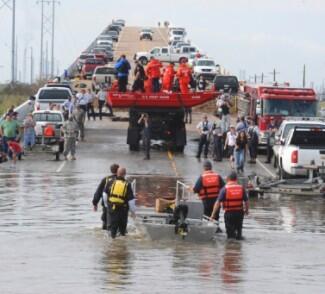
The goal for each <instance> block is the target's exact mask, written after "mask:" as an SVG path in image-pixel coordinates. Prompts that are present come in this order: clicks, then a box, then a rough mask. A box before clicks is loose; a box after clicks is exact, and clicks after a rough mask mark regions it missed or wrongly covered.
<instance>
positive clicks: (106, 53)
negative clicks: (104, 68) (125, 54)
mask: <svg viewBox="0 0 325 294" xmlns="http://www.w3.org/2000/svg"><path fill="white" fill-rule="evenodd" d="M91 52H93V53H94V54H96V56H97V58H100V56H101V55H102V56H103V57H102V59H103V60H104V61H105V62H106V63H107V62H109V61H113V58H114V53H113V51H112V50H107V49H105V48H104V47H94V48H93V49H91Z"/></svg>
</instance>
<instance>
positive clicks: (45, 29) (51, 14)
mask: <svg viewBox="0 0 325 294" xmlns="http://www.w3.org/2000/svg"><path fill="white" fill-rule="evenodd" d="M37 3H40V4H41V45H40V50H41V52H40V78H41V79H42V78H43V77H44V71H45V70H46V68H48V69H49V65H46V60H45V58H44V41H45V39H46V37H49V36H50V39H51V76H53V75H54V47H55V46H54V42H55V40H54V36H55V34H54V33H55V7H56V4H59V3H60V2H59V1H57V0H39V1H37ZM45 4H47V6H45ZM50 4H52V5H51V7H50ZM47 34H48V36H46V35H47ZM47 59H49V58H47ZM44 64H45V66H44ZM48 76H49V70H48V72H47V77H48Z"/></svg>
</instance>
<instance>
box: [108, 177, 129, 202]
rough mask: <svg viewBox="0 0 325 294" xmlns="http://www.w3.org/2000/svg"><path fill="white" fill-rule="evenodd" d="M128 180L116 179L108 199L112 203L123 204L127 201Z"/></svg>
mask: <svg viewBox="0 0 325 294" xmlns="http://www.w3.org/2000/svg"><path fill="white" fill-rule="evenodd" d="M127 187H128V182H127V181H123V180H115V181H114V182H113V184H112V186H111V191H110V193H109V198H108V201H109V202H110V203H112V204H117V205H122V204H125V203H126V192H127Z"/></svg>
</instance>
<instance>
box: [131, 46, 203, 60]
mask: <svg viewBox="0 0 325 294" xmlns="http://www.w3.org/2000/svg"><path fill="white" fill-rule="evenodd" d="M197 51H198V49H197V48H196V47H195V46H183V47H181V48H180V49H179V51H178V52H175V51H174V50H173V49H172V48H171V47H155V48H153V49H151V50H150V51H149V52H137V53H136V54H135V55H134V60H138V61H140V62H141V64H143V65H146V64H147V63H148V61H149V59H150V57H155V58H156V59H158V60H160V61H161V62H175V63H178V62H180V61H181V59H182V58H187V59H188V58H189V57H190V55H191V53H195V52H197Z"/></svg>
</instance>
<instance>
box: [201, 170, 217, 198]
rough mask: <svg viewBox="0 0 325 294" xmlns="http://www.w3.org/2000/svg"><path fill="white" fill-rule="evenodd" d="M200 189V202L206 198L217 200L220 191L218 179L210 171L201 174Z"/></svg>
mask: <svg viewBox="0 0 325 294" xmlns="http://www.w3.org/2000/svg"><path fill="white" fill-rule="evenodd" d="M201 177H202V189H201V190H200V192H199V197H200V199H201V200H203V199H207V198H217V197H218V194H219V190H220V180H219V179H220V177H219V175H218V174H217V173H215V172H213V171H212V170H208V171H205V172H204V173H203V174H202V176H201Z"/></svg>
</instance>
